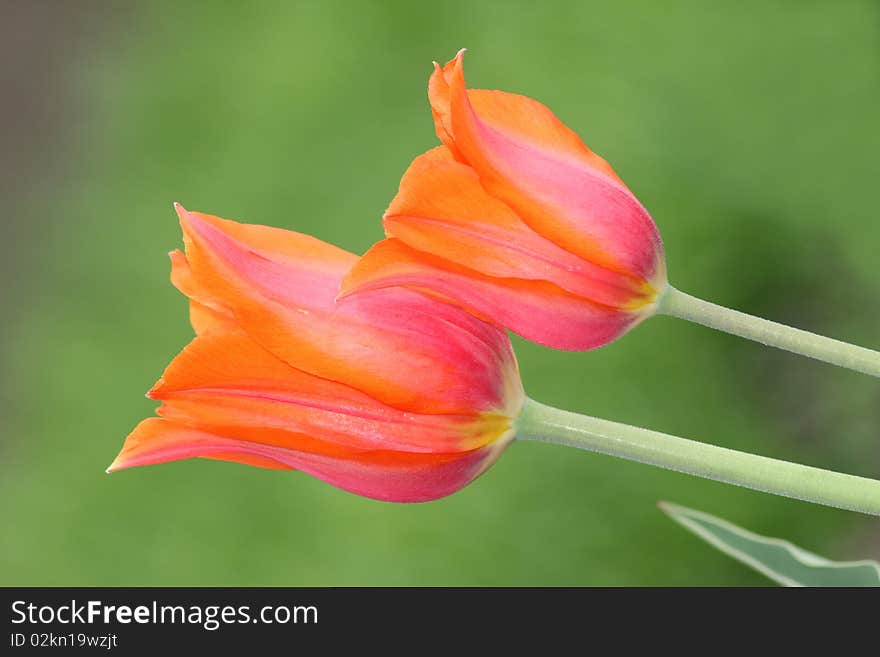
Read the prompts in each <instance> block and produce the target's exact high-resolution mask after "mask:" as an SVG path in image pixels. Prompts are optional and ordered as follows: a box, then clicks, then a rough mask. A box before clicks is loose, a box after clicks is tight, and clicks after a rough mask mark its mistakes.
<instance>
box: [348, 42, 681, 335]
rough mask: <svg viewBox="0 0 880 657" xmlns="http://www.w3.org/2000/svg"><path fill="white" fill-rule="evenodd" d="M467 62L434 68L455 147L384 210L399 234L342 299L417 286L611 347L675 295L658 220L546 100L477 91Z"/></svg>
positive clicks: (380, 247)
mask: <svg viewBox="0 0 880 657" xmlns="http://www.w3.org/2000/svg"><path fill="white" fill-rule="evenodd" d="M462 57H463V51H462V52H460V53H459V54H458V55H457V56H456V57H455V59H453V60H452V61H451V62H449V63H448V64H447V65H446V66H444V67H442V68H441V67H440V66H438V65H435V69H436V70H435V71H434V73H433V75H432V76H431V79H430V82H429V86H428V92H429V98H430V101H431V109H432V112H433V115H434V122H435V127H436V131H437V135H438V137H439V138H440V140H441V141H442V142H443V146H440V147H438V148H435V149H433V150H431V151H428V152H427V153H425V154H423V155H421V156H420V157H418V158H416V160H415V161H414V162H413V163H412V165H411V166H410V167H409V170H408V171H407V172H406V174H405V175H404V176H403V179H402V181H401V184H400V190H399V192H398V194H397V196H396V197H395V198H394V200H393V201H392V202H391V205H390V207H389V208H388V210H387V212H386V213H385V217H384V227H385V232H386V235H387V236H388V238H389V239H387V240H384V241H382V242H379V243H378V244H377V245H375V246H374V247H373V248H372V249H371V250H370V251H368V252H367V254H366V255H365V256H364V258H363V259H362V260H361V261H360V262H359V263H358V264H357V265H356V266H355V268H354V269H353V270H352V272H351V274H350V275H349V276H348V277H347V278H346V280H345V281H344V282H343V287H342V294H341V296H342V297H346V296H349V295H351V294H352V293H353V292H355V291H364V290H375V289H381V288H385V287H389V286H395V285H405V286H409V287H413V288H419V289H423V290H429V291H431V292H433V293H435V294H437V295H440V296H442V297H444V298H446V299H447V300H450V301H452V302H454V303H457V304H459V305H460V306H462V307H464V308H466V309H468V310H469V311H470V312H472V313H474V314H475V315H477V316H479V317H482V318H484V319H487V320H489V321H493V322H495V323H496V324H498V325H500V326H503V327H505V328H508V329H510V330H511V331H513V332H514V333H518V334H519V335H521V336H523V337H525V338H527V339H529V340H532V341H534V342H538V343H541V344H544V345H547V346H550V347H554V348H558V349H568V350H583V349H592V348H595V347H599V346H602V345H604V344H607V343H608V342H610V341H612V340H614V339H615V338H617V337H618V336H620V335H621V334H623V333H624V332H626V331H627V330H628V329H630V328H632V327H633V326H634V325H635V324H637V323H639V322H640V321H641V320H643V319H645V318H646V317H649V316H650V315H652V314H653V313H654V312H655V311H656V308H657V301H658V298H659V295H660V294H662V292H663V291H664V290H665V289H666V286H667V282H666V269H665V262H664V256H663V245H662V242H661V240H660V236H659V234H658V232H657V228H656V226H655V225H654V222H653V220H652V219H651V217H650V215H649V214H648V212H647V211H646V210H645V208H644V207H642V205H641V204H640V203H639V201H638V200H637V199H636V197H635V196H634V195H633V194H632V192H630V191H629V189H627V187H626V186H625V185H624V184H623V182H622V181H621V180H620V178H618V177H617V175H616V174H615V173H614V171H613V170H612V169H611V167H610V166H609V165H608V163H607V162H605V160H603V159H602V158H601V157H599V156H598V155H596V154H595V153H593V152H592V151H591V150H590V149H589V148H587V146H585V145H584V143H583V142H582V141H581V140H580V138H579V137H578V136H577V135H576V134H575V133H574V132H572V131H571V130H570V129H569V128H567V127H566V126H565V125H564V124H563V123H562V122H561V121H559V119H557V118H556V116H554V114H553V113H552V112H551V111H550V110H549V109H547V108H546V107H545V106H544V105H542V104H540V103H538V102H536V101H534V100H531V99H530V98H526V97H524V96H518V95H514V94H509V93H504V92H501V91H487V90H479V89H474V90H468V89H467V88H466V87H465V81H464V70H463V63H462Z"/></svg>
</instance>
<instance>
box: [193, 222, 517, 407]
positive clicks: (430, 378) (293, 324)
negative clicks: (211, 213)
mask: <svg viewBox="0 0 880 657" xmlns="http://www.w3.org/2000/svg"><path fill="white" fill-rule="evenodd" d="M179 213H180V217H181V225H182V226H183V229H184V233H185V242H186V247H187V248H186V258H187V261H188V262H189V265H190V270H191V272H192V279H193V283H194V284H195V286H196V288H197V290H196V294H195V295H193V297H192V298H194V299H197V300H199V301H200V302H202V300H203V299H206V300H207V304H208V305H210V306H211V307H220V308H226V309H229V311H230V312H231V313H232V314H233V316H234V318H235V321H236V322H237V323H238V325H239V326H240V327H241V328H242V329H243V330H244V331H245V332H247V334H248V335H249V336H250V337H251V338H252V339H253V340H254V341H255V342H257V343H259V344H260V345H261V346H262V347H264V348H265V349H267V350H268V351H269V352H271V353H272V354H273V355H275V356H277V357H278V358H280V359H282V360H284V361H285V362H287V363H288V364H290V365H292V366H293V367H296V368H297V369H300V370H303V371H305V372H309V373H310V374H314V375H316V376H320V377H323V378H327V379H332V380H339V381H345V382H346V383H347V384H349V385H351V386H352V387H354V388H357V389H358V390H360V391H362V392H364V393H366V394H368V395H370V396H372V397H375V398H376V399H378V400H380V401H382V402H384V403H386V404H389V405H392V406H395V407H397V408H401V409H405V410H410V411H416V412H422V413H439V414H455V413H472V412H474V411H492V410H494V409H497V408H498V407H499V406H500V405H501V404H502V394H503V393H504V391H505V390H506V389H507V386H508V385H509V383H508V382H507V381H506V380H504V379H505V378H508V377H515V374H516V365H515V360H514V357H513V353H512V350H511V348H510V345H509V341H508V340H507V338H506V336H505V335H504V333H503V332H502V331H500V330H499V329H497V328H495V327H493V326H489V325H487V324H485V323H484V322H480V321H479V320H477V319H476V318H473V317H470V316H468V315H467V313H464V312H462V311H461V310H459V309H457V308H455V307H453V306H448V305H447V306H445V307H440V306H442V304H437V303H436V301H433V300H432V299H430V298H429V297H427V296H425V295H423V294H420V293H418V292H414V291H412V290H403V289H398V290H383V291H381V292H377V293H375V294H369V295H367V294H365V295H362V296H359V297H358V298H357V299H352V300H350V301H348V302H346V303H343V304H338V305H337V304H335V303H334V301H333V300H334V297H335V294H336V290H337V289H338V287H339V284H340V282H341V280H342V277H343V275H344V274H345V273H346V272H347V271H348V270H349V269H350V267H351V266H352V265H353V264H354V262H355V261H356V260H357V258H356V257H355V256H354V255H351V254H347V253H345V252H344V251H340V250H338V249H335V247H330V246H329V245H324V244H323V243H321V242H317V240H314V239H313V238H310V237H307V236H304V235H300V234H298V233H292V232H290V231H281V230H278V229H266V230H270V231H272V240H267V239H265V238H264V236H265V231H263V230H260V231H259V233H260V235H259V239H255V238H254V235H252V234H251V232H250V231H251V229H254V230H255V231H256V229H257V228H259V229H263V228H265V227H254V226H244V225H241V224H236V223H235V222H229V221H226V220H222V219H218V218H216V217H208V216H207V215H199V214H196V213H189V212H187V211H185V210H183V209H182V208H181V209H180V210H179ZM267 242H269V243H268V244H267ZM316 242H317V244H315V243H316ZM279 244H280V245H282V246H283V248H282V247H281V246H279ZM389 354H395V355H396V356H397V357H396V358H389ZM499 372H502V373H504V374H505V376H504V377H499Z"/></svg>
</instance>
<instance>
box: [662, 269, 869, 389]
mask: <svg viewBox="0 0 880 657" xmlns="http://www.w3.org/2000/svg"><path fill="white" fill-rule="evenodd" d="M659 312H661V313H663V314H666V315H671V316H672V317H679V318H681V319H687V320H689V321H691V322H696V323H697V324H702V325H703V326H709V327H711V328H714V329H718V330H719V331H725V332H727V333H732V334H734V335H738V336H740V337H743V338H748V339H749V340H755V341H756V342H760V343H762V344H765V345H770V346H772V347H779V348H780V349H786V350H788V351H792V352H794V353H796V354H801V355H803V356H809V357H810V358H815V359H817V360H821V361H824V362H826V363H831V364H832V365H838V366H840V367H846V368H848V369H851V370H856V371H857V372H863V373H865V374H870V375H872V376H878V377H880V352H878V351H874V350H872V349H865V348H864V347H857V346H856V345H852V344H848V343H846V342H841V341H840V340H833V339H832V338H826V337H823V336H821V335H816V334H815V333H810V332H808V331H802V330H800V329H796V328H792V327H790V326H786V325H785V324H779V323H777V322H771V321H770V320H768V319H761V318H760V317H754V316H752V315H748V314H746V313H741V312H739V311H738V310H731V309H730V308H725V307H724V306H719V305H717V304H714V303H710V302H709V301H703V300H702V299H698V298H697V297H694V296H691V295H690V294H686V293H684V292H682V291H680V290H676V289H675V288H674V287H672V286H671V285H670V286H669V287H668V288H667V289H666V291H665V292H664V293H663V297H662V298H661V301H660V307H659Z"/></svg>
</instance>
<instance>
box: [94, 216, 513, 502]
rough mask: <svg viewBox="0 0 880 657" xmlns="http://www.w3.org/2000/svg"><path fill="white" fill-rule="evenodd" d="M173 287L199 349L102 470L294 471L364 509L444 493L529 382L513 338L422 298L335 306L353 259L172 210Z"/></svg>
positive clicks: (487, 448)
mask: <svg viewBox="0 0 880 657" xmlns="http://www.w3.org/2000/svg"><path fill="white" fill-rule="evenodd" d="M177 211H178V215H179V217H180V223H181V226H182V228H183V233H184V243H185V247H186V249H185V251H186V252H185V254H184V253H181V252H180V251H175V252H173V253H172V254H171V260H172V281H173V283H174V284H175V285H176V286H177V287H178V288H179V289H180V290H181V292H183V293H184V294H185V295H186V296H187V297H189V299H190V315H191V321H192V324H193V327H194V329H195V331H196V337H195V339H194V340H193V341H192V342H191V343H190V344H189V345H188V346H187V347H185V348H184V349H183V351H182V352H181V353H180V354H179V355H178V356H177V357H176V358H175V359H174V360H173V361H172V362H171V364H170V365H169V366H168V368H167V369H166V370H165V372H164V374H163V375H162V378H161V379H159V381H158V382H157V383H156V385H155V386H154V387H153V388H152V390H150V392H149V393H148V397H150V398H151V399H156V400H159V401H161V402H162V405H161V407H160V408H159V409H158V411H157V413H158V415H159V417H156V418H150V419H147V420H145V421H143V422H141V424H140V425H138V426H137V428H135V430H134V431H133V432H132V433H131V434H130V435H129V436H128V438H127V439H126V441H125V444H124V446H123V448H122V451H121V452H120V454H119V456H118V457H117V458H116V460H115V461H114V462H113V464H112V465H111V466H110V468H109V469H108V471H115V470H121V469H124V468H130V467H133V466H139V465H147V464H155V463H163V462H167V461H175V460H179V459H185V458H191V457H205V458H210V459H221V460H227V461H236V462H239V463H245V464H248V465H254V466H260V467H265V468H275V469H285V470H291V469H297V470H302V471H303V472H306V473H309V474H311V475H314V476H315V477H317V478H319V479H322V480H324V481H326V482H329V483H331V484H333V485H335V486H338V487H339V488H343V489H345V490H348V491H351V492H354V493H358V494H360V495H364V496H367V497H371V498H375V499H380V500H388V501H397V502H416V501H426V500H432V499H436V498H439V497H443V496H445V495H448V494H450V493H452V492H455V491H456V490H458V489H460V488H462V487H463V486H465V485H467V484H468V483H470V482H471V481H472V480H473V479H475V478H476V477H477V476H479V475H480V474H481V473H482V472H484V471H485V470H486V469H487V468H488V467H489V466H490V465H492V464H493V463H494V462H495V461H496V460H497V459H498V457H499V456H500V455H501V453H502V452H503V451H504V449H505V447H506V446H507V445H508V444H509V443H510V441H511V439H512V438H513V420H514V419H515V418H516V416H517V415H518V413H519V411H520V408H521V406H522V404H523V391H522V385H521V383H520V380H519V375H518V370H517V364H516V360H515V357H514V355H513V351H512V349H511V345H510V341H509V340H508V338H507V336H506V335H505V334H504V332H503V331H502V330H500V329H498V328H496V327H494V326H491V325H489V324H487V323H485V322H483V321H481V320H479V319H477V318H475V317H473V316H472V315H470V314H468V313H466V312H465V311H463V310H461V309H460V308H458V307H455V306H452V305H449V304H445V303H441V302H438V301H437V300H436V299H433V298H431V297H430V296H428V295H425V294H423V293H420V292H417V291H413V290H409V289H404V288H392V289H384V290H378V291H376V292H375V293H368V294H364V295H358V297H357V298H353V299H350V300H347V301H345V302H341V303H339V304H336V303H335V302H334V297H335V296H336V293H337V290H338V288H339V284H340V281H341V280H342V277H343V276H344V275H345V274H346V273H347V272H348V271H349V269H350V268H351V267H352V265H353V264H354V262H355V261H356V259H357V258H356V256H354V255H353V254H350V253H348V252H346V251H343V250H341V249H338V248H336V247H334V246H331V245H329V244H325V243H323V242H321V241H319V240H317V239H314V238H312V237H309V236H307V235H302V234H299V233H295V232H291V231H286V230H280V229H276V228H269V227H266V226H257V225H246V224H239V223H236V222H233V221H228V220H224V219H220V218H218V217H213V216H210V215H205V214H201V213H196V212H188V211H186V210H184V209H183V208H182V207H180V206H177Z"/></svg>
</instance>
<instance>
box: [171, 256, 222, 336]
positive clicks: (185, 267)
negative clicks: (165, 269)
mask: <svg viewBox="0 0 880 657" xmlns="http://www.w3.org/2000/svg"><path fill="white" fill-rule="evenodd" d="M168 255H169V256H170V257H171V282H172V283H173V284H174V287H176V288H177V289H178V290H180V291H181V292H183V293H184V294H185V295H186V296H188V297H189V298H190V302H189V321H190V324H192V327H193V329H194V330H195V332H196V335H203V334H206V333H223V332H225V331H230V330H235V329H236V324H235V317H234V316H233V315H232V313H231V312H229V310H227V309H225V308H221V307H219V306H216V305H215V306H214V307H211V306H210V305H206V304H210V303H212V300H210V299H207V298H206V299H203V300H202V301H197V300H196V298H198V296H199V293H198V290H197V288H196V286H195V284H194V283H193V279H192V272H191V271H190V268H189V262H187V260H186V256H185V255H183V253H181V252H180V251H179V250H174V251H172V252H171V253H169V254H168Z"/></svg>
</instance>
